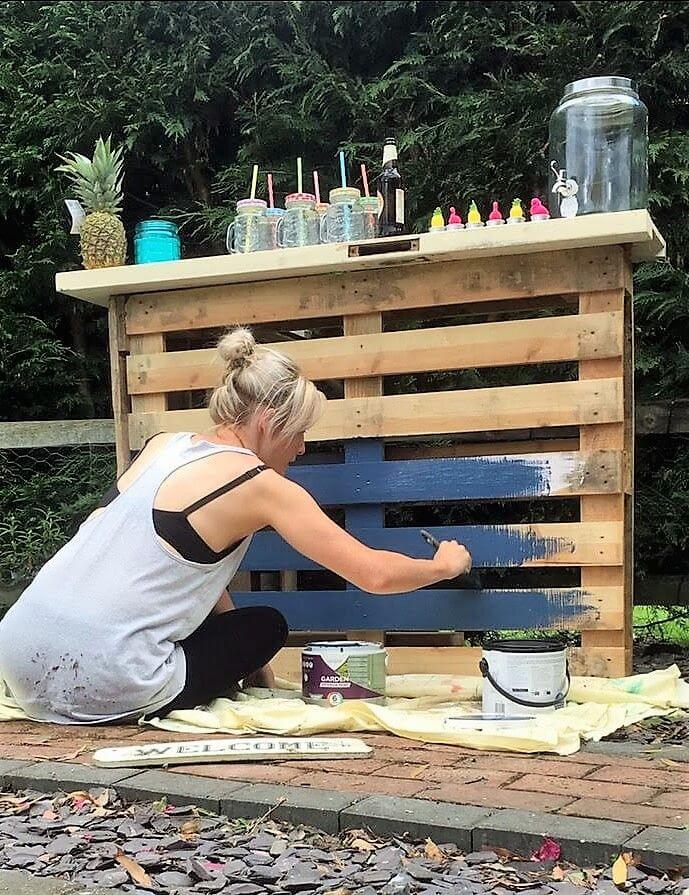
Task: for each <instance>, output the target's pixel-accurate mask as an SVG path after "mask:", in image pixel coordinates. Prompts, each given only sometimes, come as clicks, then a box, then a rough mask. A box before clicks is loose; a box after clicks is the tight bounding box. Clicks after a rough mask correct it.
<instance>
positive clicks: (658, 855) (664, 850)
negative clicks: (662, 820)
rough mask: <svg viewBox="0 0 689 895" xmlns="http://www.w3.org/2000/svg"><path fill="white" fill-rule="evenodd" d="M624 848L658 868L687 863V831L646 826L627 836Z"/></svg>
mask: <svg viewBox="0 0 689 895" xmlns="http://www.w3.org/2000/svg"><path fill="white" fill-rule="evenodd" d="M624 847H625V849H628V850H630V851H633V852H634V854H637V855H640V856H641V857H642V858H643V861H644V863H645V864H649V865H650V866H651V867H658V868H660V869H665V868H674V867H686V866H687V865H689V833H688V832H687V830H670V829H667V828H666V827H648V829H646V830H643V831H641V832H640V833H637V835H636V836H632V837H631V838H629V839H628V840H627V841H626V842H625V844H624Z"/></svg>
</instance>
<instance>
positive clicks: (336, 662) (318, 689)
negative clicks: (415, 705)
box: [301, 640, 386, 705]
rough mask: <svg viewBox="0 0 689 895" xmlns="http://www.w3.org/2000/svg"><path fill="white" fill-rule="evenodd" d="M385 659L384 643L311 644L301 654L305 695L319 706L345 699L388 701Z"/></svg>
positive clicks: (324, 642) (303, 691)
mask: <svg viewBox="0 0 689 895" xmlns="http://www.w3.org/2000/svg"><path fill="white" fill-rule="evenodd" d="M385 660H386V655H385V650H384V649H383V647H382V646H381V644H380V643H364V642H361V641H355V640H324V641H321V642H318V643H309V644H308V646H306V647H305V648H304V650H303V651H302V654H301V670H302V678H301V680H302V694H303V697H304V699H305V700H306V702H313V703H316V704H318V705H341V704H342V703H343V702H344V701H345V699H348V700H349V699H363V700H365V701H366V702H378V703H381V702H384V701H385V665H386V661H385Z"/></svg>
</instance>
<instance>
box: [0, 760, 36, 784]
mask: <svg viewBox="0 0 689 895" xmlns="http://www.w3.org/2000/svg"><path fill="white" fill-rule="evenodd" d="M28 764H31V762H29V761H12V760H11V759H5V758H2V759H0V785H2V786H3V787H5V786H12V775H13V773H14V772H15V771H18V770H19V769H20V768H24V767H26V766H27V765H28Z"/></svg>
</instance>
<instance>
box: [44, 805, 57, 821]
mask: <svg viewBox="0 0 689 895" xmlns="http://www.w3.org/2000/svg"><path fill="white" fill-rule="evenodd" d="M41 817H42V818H43V820H58V819H59V817H60V815H59V814H56V813H55V811H51V809H50V808H47V809H46V810H45V811H44V812H43V814H41Z"/></svg>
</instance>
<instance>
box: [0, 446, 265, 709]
mask: <svg viewBox="0 0 689 895" xmlns="http://www.w3.org/2000/svg"><path fill="white" fill-rule="evenodd" d="M192 437H193V436H192V433H189V432H183V433H180V434H178V435H176V436H174V437H173V438H172V439H170V441H169V442H168V443H167V444H166V445H165V447H164V448H163V449H162V450H161V451H160V452H159V453H158V454H157V456H156V457H155V458H154V459H153V461H152V462H151V464H150V465H149V466H148V467H147V468H146V469H144V471H143V472H142V473H141V474H140V475H139V477H138V478H137V479H136V480H135V481H134V482H133V483H132V484H131V485H130V486H129V487H128V488H127V490H126V491H124V492H123V493H122V494H120V495H119V496H118V497H117V498H116V499H115V500H114V501H112V502H111V503H109V504H108V505H107V507H106V508H105V509H104V510H103V511H102V512H101V513H99V514H97V515H96V516H93V517H91V518H89V519H87V520H86V521H85V522H84V524H83V525H82V526H81V528H80V529H79V531H78V532H77V533H76V534H75V536H74V537H73V538H72V540H71V541H69V542H68V543H67V544H65V546H64V547H62V549H61V550H59V551H58V552H57V553H56V554H55V556H53V558H52V559H50V560H49V561H48V562H47V563H46V564H45V565H44V566H43V568H42V569H41V570H40V572H39V573H38V574H37V575H36V577H35V579H34V580H33V582H32V583H31V584H30V585H29V587H28V588H27V589H26V590H25V591H24V593H23V594H22V595H21V597H20V598H19V600H18V601H17V602H16V603H15V604H14V606H12V608H11V609H10V610H9V612H8V613H7V614H6V615H5V617H4V618H3V620H2V621H1V622H0V675H2V677H3V678H4V680H5V682H6V684H7V686H8V687H9V689H10V691H11V694H12V696H13V697H14V698H15V699H16V701H17V702H18V704H19V705H20V706H21V708H22V709H24V711H25V712H26V713H27V715H28V716H29V717H30V718H33V719H35V720H37V721H52V722H57V723H69V724H74V723H81V724H89V723H91V724H93V723H99V722H103V721H110V720H114V719H118V718H120V719H121V718H128V717H131V718H137V717H141V715H143V714H146V713H148V712H154V711H155V710H156V709H159V708H161V707H162V706H164V705H166V704H167V703H168V702H170V701H171V700H172V699H174V698H175V696H177V695H179V693H180V692H181V690H182V688H183V687H184V683H185V674H186V664H185V657H184V652H183V650H182V648H181V647H180V646H179V641H180V640H184V639H185V638H186V637H188V636H189V635H190V634H191V633H192V632H193V631H195V630H196V629H197V628H198V627H199V625H200V624H201V623H202V622H203V621H204V619H205V618H206V617H207V616H208V615H209V614H210V612H211V611H212V609H213V607H214V606H215V604H216V602H217V601H218V598H219V597H220V594H221V592H222V590H223V588H224V587H226V586H227V585H228V583H229V582H230V581H231V580H232V578H233V576H234V574H235V572H236V571H237V569H238V567H239V564H240V562H241V561H242V559H243V557H244V554H245V553H246V551H247V549H248V547H249V543H250V541H251V538H246V539H245V540H244V541H242V543H241V544H240V545H239V546H238V547H237V548H236V550H234V551H233V552H232V553H230V554H229V555H228V556H226V557H224V558H223V559H221V560H220V561H219V562H217V563H213V564H210V565H209V564H206V563H198V562H192V561H190V560H186V559H183V558H182V557H180V556H178V555H176V554H175V553H173V552H172V551H170V550H168V549H167V548H166V547H165V545H164V544H163V543H162V542H161V541H160V540H159V538H158V536H157V534H156V532H155V529H154V527H153V512H152V511H153V501H154V499H155V496H156V494H157V492H158V489H159V488H160V486H161V485H162V483H163V482H164V481H165V480H166V479H167V478H168V476H170V475H171V474H172V473H173V472H174V471H175V470H177V469H179V468H180V467H182V466H184V465H186V464H188V463H193V462H194V461H195V460H199V459H201V458H203V457H208V456H210V455H211V454H216V453H220V452H221V451H235V452H236V453H242V454H249V455H251V456H253V455H252V454H251V451H247V450H244V449H242V448H235V447H230V446H222V445H217V444H212V443H210V442H207V441H192ZM231 648H232V644H228V649H231Z"/></svg>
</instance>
